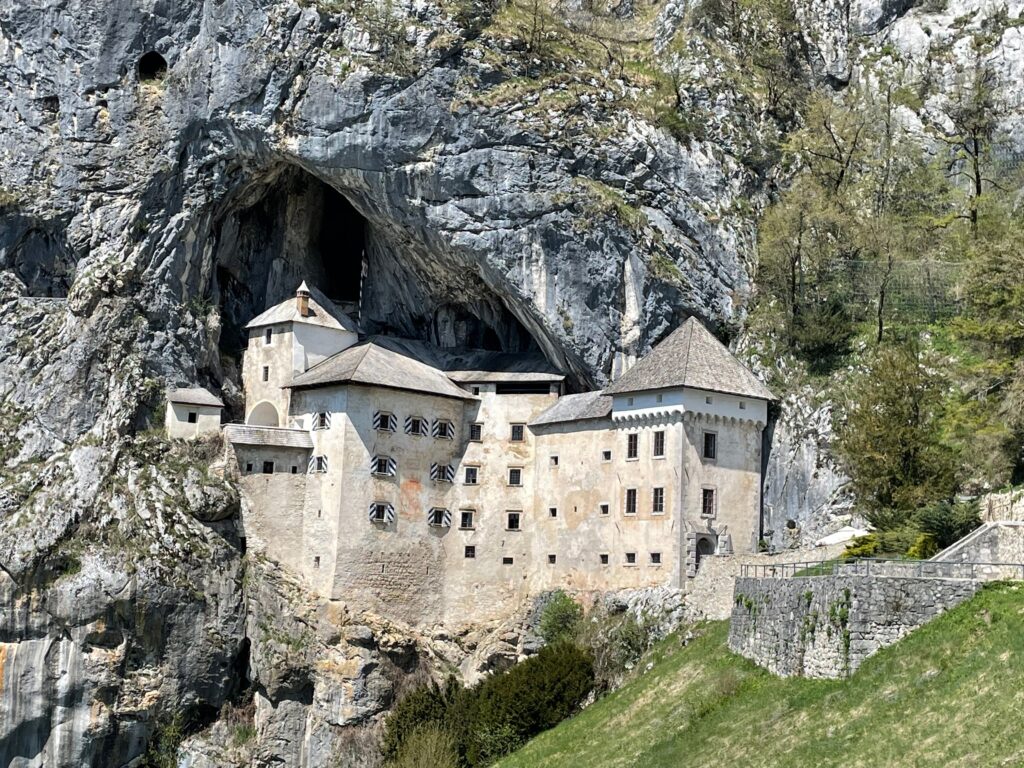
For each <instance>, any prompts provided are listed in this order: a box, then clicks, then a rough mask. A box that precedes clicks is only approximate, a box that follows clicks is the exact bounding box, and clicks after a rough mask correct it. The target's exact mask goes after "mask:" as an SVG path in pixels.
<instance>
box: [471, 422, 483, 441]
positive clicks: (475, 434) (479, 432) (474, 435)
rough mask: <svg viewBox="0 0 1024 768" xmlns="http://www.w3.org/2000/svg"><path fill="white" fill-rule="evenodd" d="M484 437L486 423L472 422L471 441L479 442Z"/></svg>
mask: <svg viewBox="0 0 1024 768" xmlns="http://www.w3.org/2000/svg"><path fill="white" fill-rule="evenodd" d="M483 439H484V425H483V424H470V425H469V442H471V443H479V442H481V441H482V440H483Z"/></svg>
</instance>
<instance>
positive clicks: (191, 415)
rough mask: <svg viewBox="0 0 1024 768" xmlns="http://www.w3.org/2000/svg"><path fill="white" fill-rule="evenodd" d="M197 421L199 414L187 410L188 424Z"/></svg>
mask: <svg viewBox="0 0 1024 768" xmlns="http://www.w3.org/2000/svg"><path fill="white" fill-rule="evenodd" d="M198 421H199V414H198V413H196V412H195V411H189V412H188V423H189V424H195V423H197V422H198Z"/></svg>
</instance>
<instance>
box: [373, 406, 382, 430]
mask: <svg viewBox="0 0 1024 768" xmlns="http://www.w3.org/2000/svg"><path fill="white" fill-rule="evenodd" d="M380 423H381V417H380V411H374V412H373V428H374V429H375V430H376V431H378V432H379V431H380Z"/></svg>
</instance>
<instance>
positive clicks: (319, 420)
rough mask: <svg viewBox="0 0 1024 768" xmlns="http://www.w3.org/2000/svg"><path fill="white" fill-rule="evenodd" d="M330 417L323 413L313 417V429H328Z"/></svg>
mask: <svg viewBox="0 0 1024 768" xmlns="http://www.w3.org/2000/svg"><path fill="white" fill-rule="evenodd" d="M330 427H331V415H330V414H329V413H327V412H325V411H321V412H320V413H317V414H314V415H313V429H330Z"/></svg>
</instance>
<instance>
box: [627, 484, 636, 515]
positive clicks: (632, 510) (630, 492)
mask: <svg viewBox="0 0 1024 768" xmlns="http://www.w3.org/2000/svg"><path fill="white" fill-rule="evenodd" d="M625 511H626V514H627V515H635V514H636V488H627V489H626V510H625Z"/></svg>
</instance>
